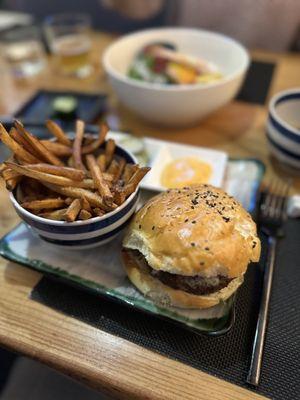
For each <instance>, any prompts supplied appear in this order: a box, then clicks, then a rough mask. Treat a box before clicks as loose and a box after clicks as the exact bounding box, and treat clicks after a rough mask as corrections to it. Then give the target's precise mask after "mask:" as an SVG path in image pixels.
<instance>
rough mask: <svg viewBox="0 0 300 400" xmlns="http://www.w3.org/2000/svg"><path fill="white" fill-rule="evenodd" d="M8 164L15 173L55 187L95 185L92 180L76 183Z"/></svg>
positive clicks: (88, 186)
mask: <svg viewBox="0 0 300 400" xmlns="http://www.w3.org/2000/svg"><path fill="white" fill-rule="evenodd" d="M6 164H7V165H8V166H9V167H10V168H12V169H13V170H14V171H17V172H19V173H20V174H21V175H25V176H28V177H29V178H33V179H36V180H38V181H42V182H48V183H53V184H55V185H60V186H74V187H78V188H86V189H93V188H94V183H93V181H92V179H84V180H83V181H74V180H73V179H70V178H65V177H64V176H57V175H51V174H47V173H45V172H40V171H35V170H32V169H30V168H28V167H26V166H24V165H18V164H14V163H10V162H6Z"/></svg>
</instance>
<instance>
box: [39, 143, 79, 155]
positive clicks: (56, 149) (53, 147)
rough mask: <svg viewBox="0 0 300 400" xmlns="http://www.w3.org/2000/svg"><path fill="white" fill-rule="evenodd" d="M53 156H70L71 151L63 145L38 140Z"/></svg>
mask: <svg viewBox="0 0 300 400" xmlns="http://www.w3.org/2000/svg"><path fill="white" fill-rule="evenodd" d="M40 142H41V143H42V144H43V145H44V146H45V147H47V149H49V150H50V151H51V153H53V154H54V155H56V156H58V157H67V156H71V155H72V149H71V148H70V147H68V146H65V145H64V144H61V143H57V142H52V141H51V140H40Z"/></svg>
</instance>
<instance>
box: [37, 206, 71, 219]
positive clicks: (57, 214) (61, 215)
mask: <svg viewBox="0 0 300 400" xmlns="http://www.w3.org/2000/svg"><path fill="white" fill-rule="evenodd" d="M66 212H67V208H61V209H60V210H55V211H51V212H45V213H41V214H39V216H40V217H42V218H47V219H54V220H56V221H62V220H64V219H65V214H66Z"/></svg>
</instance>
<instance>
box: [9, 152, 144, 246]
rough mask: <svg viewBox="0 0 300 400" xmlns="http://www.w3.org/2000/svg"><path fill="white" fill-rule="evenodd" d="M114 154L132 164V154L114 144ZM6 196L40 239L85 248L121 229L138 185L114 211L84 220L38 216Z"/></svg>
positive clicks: (134, 202)
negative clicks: (53, 218)
mask: <svg viewBox="0 0 300 400" xmlns="http://www.w3.org/2000/svg"><path fill="white" fill-rule="evenodd" d="M116 154H118V155H119V156H122V157H124V158H125V159H126V161H127V162H129V163H134V164H135V163H136V159H135V158H134V156H133V155H131V154H130V153H129V152H128V151H126V150H125V149H123V148H122V147H120V146H116ZM10 199H11V201H12V203H13V206H14V208H15V210H16V212H17V214H18V215H19V217H20V218H21V219H22V220H23V221H24V222H25V223H26V224H27V225H28V226H29V227H30V228H32V230H33V232H34V233H36V234H38V236H39V237H40V238H41V239H43V240H45V241H46V242H48V243H51V244H53V245H56V246H60V247H64V248H66V249H68V248H69V249H87V248H91V247H96V246H100V245H103V244H105V243H107V242H109V241H110V240H112V239H114V238H115V236H117V235H118V233H120V232H121V231H122V230H123V229H124V228H125V226H126V225H127V224H128V222H129V220H130V217H131V216H132V215H133V214H134V212H135V210H136V207H137V204H138V199H139V188H137V189H136V191H135V192H134V193H132V194H131V195H130V196H129V197H128V199H126V201H125V202H124V203H123V204H122V205H121V206H119V207H118V208H116V209H115V210H113V211H111V212H109V213H107V214H105V215H103V216H102V217H95V218H91V219H89V220H86V221H74V222H65V221H53V220H50V219H46V218H42V217H39V216H37V215H34V214H32V213H31V212H29V211H27V210H25V209H24V208H23V207H21V206H20V204H19V203H18V202H17V200H16V197H15V195H14V193H11V194H10Z"/></svg>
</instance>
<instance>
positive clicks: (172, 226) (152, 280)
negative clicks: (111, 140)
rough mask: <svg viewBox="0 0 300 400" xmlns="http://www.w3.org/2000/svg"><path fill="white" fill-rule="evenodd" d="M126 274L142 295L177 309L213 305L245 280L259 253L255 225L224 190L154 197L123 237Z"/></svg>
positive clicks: (194, 188)
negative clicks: (163, 300)
mask: <svg viewBox="0 0 300 400" xmlns="http://www.w3.org/2000/svg"><path fill="white" fill-rule="evenodd" d="M123 248H124V250H123V260H124V264H125V268H126V270H127V273H128V276H129V278H130V279H131V280H132V282H133V283H134V284H135V285H136V286H137V287H138V288H139V289H140V290H141V291H142V292H143V293H144V294H146V295H147V293H148V294H149V293H155V292H159V294H160V295H161V294H162V293H164V294H165V295H167V297H168V299H169V300H170V303H171V304H172V305H175V306H178V307H188V308H203V307H211V306H213V305H215V304H217V303H218V302H220V301H221V300H225V299H227V298H228V297H230V295H231V294H232V293H233V292H234V291H235V290H236V289H237V288H238V286H239V285H240V284H241V283H242V281H243V275H244V273H245V272H246V269H247V266H248V264H249V262H250V261H258V260H259V257H260V240H259V238H258V237H257V232H256V225H255V223H254V222H253V220H252V218H251V216H250V215H249V214H248V213H247V211H245V210H244V209H243V207H242V205H241V204H240V203H238V202H237V201H236V200H235V199H234V198H233V197H231V196H229V195H228V194H227V193H225V192H224V191H223V190H222V189H218V188H215V187H213V186H210V185H195V186H191V187H187V188H183V189H172V190H168V191H166V192H163V193H161V194H159V195H157V196H155V197H153V198H152V199H151V200H150V201H149V202H147V203H146V204H145V205H144V206H143V207H142V208H141V209H140V210H139V211H138V212H137V214H136V215H135V217H134V218H133V220H132V222H131V225H130V227H129V229H128V231H127V234H126V236H125V238H124V241H123Z"/></svg>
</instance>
